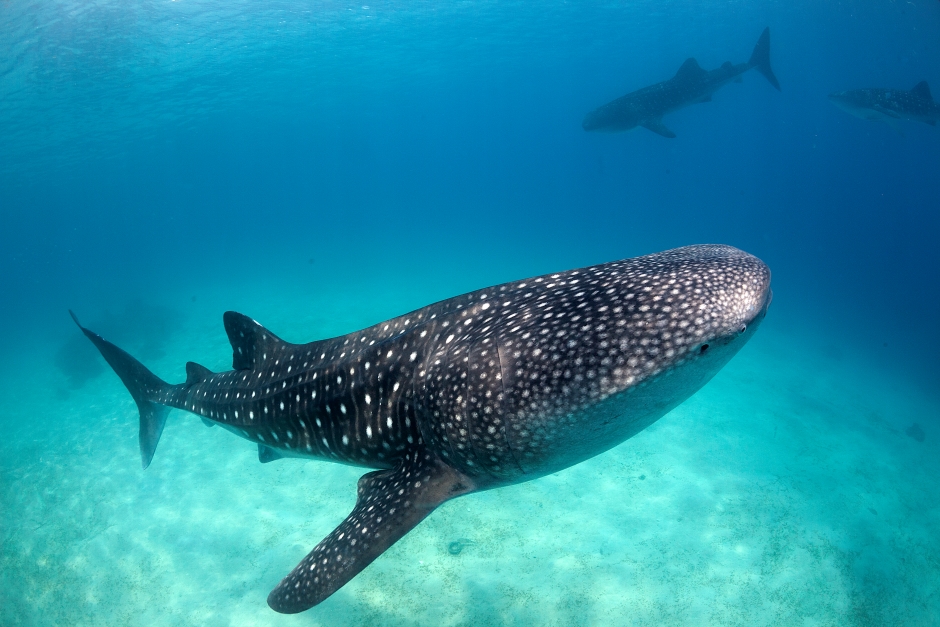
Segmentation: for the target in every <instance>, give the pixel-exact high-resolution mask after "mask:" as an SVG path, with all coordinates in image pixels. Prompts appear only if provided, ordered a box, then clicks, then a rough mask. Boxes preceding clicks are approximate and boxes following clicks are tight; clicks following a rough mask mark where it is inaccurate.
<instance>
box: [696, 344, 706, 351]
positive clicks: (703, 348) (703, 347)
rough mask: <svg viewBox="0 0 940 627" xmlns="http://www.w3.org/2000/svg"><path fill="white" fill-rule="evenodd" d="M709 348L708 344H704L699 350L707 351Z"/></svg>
mask: <svg viewBox="0 0 940 627" xmlns="http://www.w3.org/2000/svg"><path fill="white" fill-rule="evenodd" d="M707 350H708V344H702V347H701V348H700V349H698V352H699V353H704V352H705V351H707Z"/></svg>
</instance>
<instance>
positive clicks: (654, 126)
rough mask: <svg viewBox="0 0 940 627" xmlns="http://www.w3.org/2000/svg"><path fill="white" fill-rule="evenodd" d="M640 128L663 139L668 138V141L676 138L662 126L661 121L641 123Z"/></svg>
mask: <svg viewBox="0 0 940 627" xmlns="http://www.w3.org/2000/svg"><path fill="white" fill-rule="evenodd" d="M640 126H642V127H643V128H648V129H649V130H651V131H653V132H654V133H656V134H657V135H662V136H663V137H668V138H669V139H673V138H674V137H675V136H676V134H675V133H673V132H672V131H670V130H669V129H668V128H666V125H665V124H663V121H662V119H656V120H647V121H646V122H643V123H642V124H641V125H640Z"/></svg>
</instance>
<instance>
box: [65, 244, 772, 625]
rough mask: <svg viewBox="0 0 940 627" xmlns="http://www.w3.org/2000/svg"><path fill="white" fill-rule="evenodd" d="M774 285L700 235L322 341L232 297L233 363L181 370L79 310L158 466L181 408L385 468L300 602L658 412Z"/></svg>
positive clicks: (263, 445) (761, 306)
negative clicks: (484, 493) (462, 502)
mask: <svg viewBox="0 0 940 627" xmlns="http://www.w3.org/2000/svg"><path fill="white" fill-rule="evenodd" d="M771 296H772V292H771V289H770V270H769V269H768V267H767V266H766V265H765V264H764V263H763V262H762V261H761V260H760V259H758V258H757V257H754V256H752V255H750V254H748V253H745V252H743V251H740V250H738V249H736V248H733V247H730V246H723V245H697V246H686V247H683V248H677V249H674V250H669V251H665V252H660V253H656V254H651V255H646V256H642V257H636V258H632V259H625V260H621V261H614V262H609V263H604V264H601V265H595V266H591V267H586V268H580V269H576V270H569V271H566V272H558V273H553V274H547V275H543V276H538V277H534V278H530V279H524V280H519V281H514V282H511V283H505V284H502V285H497V286H493V287H487V288H484V289H480V290H477V291H475V292H471V293H468V294H464V295H462V296H456V297H454V298H450V299H448V300H444V301H441V302H438V303H436V304H432V305H428V306H427V307H424V308H422V309H418V310H416V311H412V312H411V313H407V314H404V315H401V316H398V317H396V318H392V319H391V320H387V321H385V322H381V323H379V324H376V325H374V326H371V327H369V328H367V329H363V330H361V331H357V332H354V333H350V334H348V335H343V336H339V337H334V338H332V339H324V340H316V341H313V342H310V343H307V344H292V343H288V342H285V341H284V340H282V339H280V338H278V337H277V336H275V335H274V334H273V333H271V332H270V331H269V330H267V329H266V328H264V327H263V326H261V325H260V324H259V323H258V322H256V321H254V320H252V319H251V318H249V317H247V316H244V315H242V314H239V313H235V312H231V311H229V312H226V313H225V314H224V315H223V322H224V326H225V331H226V333H227V334H228V338H229V340H230V342H231V345H232V353H233V359H232V370H230V371H227V372H211V371H209V370H208V369H207V368H205V367H203V366H200V365H198V364H195V363H193V362H189V363H187V364H186V381H185V382H183V383H180V384H170V383H167V382H165V381H163V380H161V379H160V378H159V377H157V376H156V375H154V374H153V373H151V372H150V371H149V370H148V369H147V368H146V367H145V366H143V365H142V364H141V363H140V362H138V361H137V360H136V359H135V358H133V357H132V356H131V355H129V354H128V353H126V352H124V351H123V350H121V349H120V348H118V347H117V346H115V345H114V344H112V343H111V342H108V341H107V340H105V339H103V338H102V337H101V336H99V335H98V334H96V333H94V332H92V331H90V330H88V329H86V328H85V327H83V326H82V325H81V323H79V321H78V318H77V317H76V316H75V314H74V313H72V312H71V311H70V312H69V313H70V315H71V316H72V319H73V320H74V321H75V323H76V324H77V325H78V327H79V328H80V329H81V331H82V332H83V333H84V334H85V336H86V337H88V339H90V340H91V341H92V343H93V344H94V345H95V346H96V347H97V348H98V350H99V351H100V352H101V355H102V356H103V357H104V359H105V360H106V361H107V363H108V364H109V365H110V366H111V367H112V368H113V369H114V371H115V373H116V374H117V375H118V377H120V379H121V381H123V383H124V385H125V386H126V387H127V389H128V391H129V392H130V394H131V396H132V397H133V398H134V400H135V401H136V403H137V406H138V409H139V412H140V432H139V439H140V453H141V461H142V465H143V467H144V468H147V466H148V465H149V464H150V463H151V461H152V459H153V456H154V452H155V450H156V447H157V443H158V442H159V440H160V435H161V433H162V431H163V427H164V424H165V421H166V417H167V413H168V412H169V411H170V409H171V408H176V409H181V410H184V411H186V412H189V413H192V414H196V415H197V416H200V417H201V418H202V419H203V420H204V421H205V422H206V423H207V424H209V425H219V426H221V427H223V428H225V429H227V430H228V431H231V432H232V433H234V434H235V435H237V436H239V437H241V438H244V439H247V440H249V441H250V442H252V443H254V444H256V445H257V447H258V457H259V459H260V461H262V462H271V461H274V460H277V459H280V458H282V457H300V458H312V459H319V460H327V461H331V462H339V463H344V464H351V465H355V466H362V467H365V468H368V469H371V470H372V471H371V472H369V473H367V474H365V475H363V476H362V478H361V479H360V480H359V484H358V494H357V501H356V505H355V507H354V508H353V510H352V512H351V513H350V514H349V516H348V517H347V518H346V519H345V520H344V521H343V522H342V523H341V524H340V525H339V526H338V527H337V528H336V529H335V530H334V531H333V532H332V533H330V534H329V535H328V536H327V537H326V538H324V539H323V540H322V541H321V542H320V543H319V544H317V545H316V546H315V547H314V548H313V550H311V551H310V553H309V554H308V555H307V556H306V557H304V558H303V559H302V560H301V561H300V563H299V564H298V565H297V567H296V568H294V570H293V571H291V572H290V573H289V574H288V575H287V576H286V577H285V578H284V579H283V580H282V581H281V582H280V583H279V584H277V586H276V587H274V589H273V590H272V591H271V593H270V595H269V596H268V604H269V605H270V607H271V608H272V609H274V610H276V611H278V612H283V613H297V612H301V611H304V610H306V609H309V608H310V607H313V606H314V605H316V604H318V603H320V602H322V601H323V600H324V599H326V598H327V597H329V596H330V595H331V594H333V593H334V592H335V591H336V590H338V589H339V588H340V587H342V586H343V585H345V584H346V583H347V582H348V581H350V580H351V579H352V578H353V577H354V576H355V575H356V574H358V573H359V572H360V571H362V569H364V568H365V567H366V566H368V565H369V564H370V563H371V562H372V561H373V560H375V559H376V558H377V557H379V556H380V555H381V554H382V553H383V552H384V551H385V550H386V549H388V548H389V547H390V546H391V545H392V544H394V543H395V542H397V541H398V540H399V539H400V538H402V537H403V536H404V535H405V534H406V533H408V532H409V531H410V530H411V529H413V528H414V527H415V526H416V525H417V524H418V523H419V522H421V521H422V520H423V519H424V518H425V517H426V516H428V515H429V514H430V513H431V512H432V511H433V510H434V509H435V508H437V507H438V506H440V505H441V504H442V503H444V502H445V501H448V500H449V499H452V498H455V497H458V496H461V495H465V494H470V493H472V492H478V491H481V490H488V489H493V488H498V487H501V486H507V485H511V484H516V483H521V482H525V481H529V480H532V479H537V478H538V477H541V476H544V475H546V474H549V473H553V472H556V471H559V470H562V469H564V468H567V467H569V466H572V465H574V464H577V463H578V462H581V461H583V460H586V459H588V458H591V457H594V456H595V455H598V454H600V453H602V452H604V451H606V450H608V449H610V448H612V447H614V446H616V445H618V444H620V443H621V442H623V441H624V440H626V439H628V438H630V437H632V436H634V435H636V434H637V433H639V432H640V431H642V430H643V429H645V428H646V427H648V426H649V425H651V424H652V423H653V422H655V421H656V420H658V419H659V418H660V417H662V416H663V415H665V414H666V413H667V412H669V411H670V410H672V409H673V408H674V407H676V406H677V405H678V404H679V403H681V402H682V401H684V400H685V399H686V398H688V397H689V396H691V395H692V394H693V393H694V392H695V391H697V390H698V389H699V388H701V387H702V386H703V385H705V383H706V382H708V380H709V379H711V378H712V377H713V376H714V375H715V374H716V373H717V372H718V371H719V370H720V369H721V368H722V367H723V366H724V364H725V363H727V362H728V360H729V359H731V357H732V356H733V355H734V354H735V353H736V352H737V351H738V350H739V349H740V348H741V347H742V346H743V345H744V344H745V343H746V342H747V341H748V339H750V338H751V337H752V336H753V334H754V332H755V331H756V329H757V328H758V326H759V325H760V323H761V321H762V320H763V319H764V316H765V315H766V313H767V308H768V306H769V304H770V301H771Z"/></svg>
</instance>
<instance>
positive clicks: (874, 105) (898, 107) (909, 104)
mask: <svg viewBox="0 0 940 627" xmlns="http://www.w3.org/2000/svg"><path fill="white" fill-rule="evenodd" d="M829 100H830V101H831V102H832V104H834V105H836V106H837V107H839V108H840V109H842V110H844V111H848V112H849V113H851V114H852V115H854V116H856V117H860V118H862V119H863V120H880V121H882V122H886V123H887V124H889V125H891V127H892V128H894V129H895V130H896V131H898V132H900V131H901V128H900V126H898V121H899V120H913V121H915V122H923V123H924V124H929V125H930V126H936V125H937V122H938V121H940V105H938V104H937V103H936V102H935V101H934V99H933V96H932V95H931V94H930V87H929V86H928V85H927V81H921V82H919V83H917V84H916V85H914V88H913V89H911V90H910V91H908V90H906V89H882V88H878V87H872V88H868V89H852V90H850V91H839V92H836V93H834V94H829Z"/></svg>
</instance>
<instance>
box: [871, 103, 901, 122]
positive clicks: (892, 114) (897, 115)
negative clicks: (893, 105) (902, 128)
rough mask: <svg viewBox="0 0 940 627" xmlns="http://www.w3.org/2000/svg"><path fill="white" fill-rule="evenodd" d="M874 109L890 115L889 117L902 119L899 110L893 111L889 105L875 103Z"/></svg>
mask: <svg viewBox="0 0 940 627" xmlns="http://www.w3.org/2000/svg"><path fill="white" fill-rule="evenodd" d="M872 109H874V110H875V111H877V112H878V113H880V114H881V115H885V116H888V117H889V118H894V119H895V120H900V119H901V114H900V113H898V112H897V111H892V110H891V109H888V108H887V107H882V106H881V105H875V106H873V107H872Z"/></svg>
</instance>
